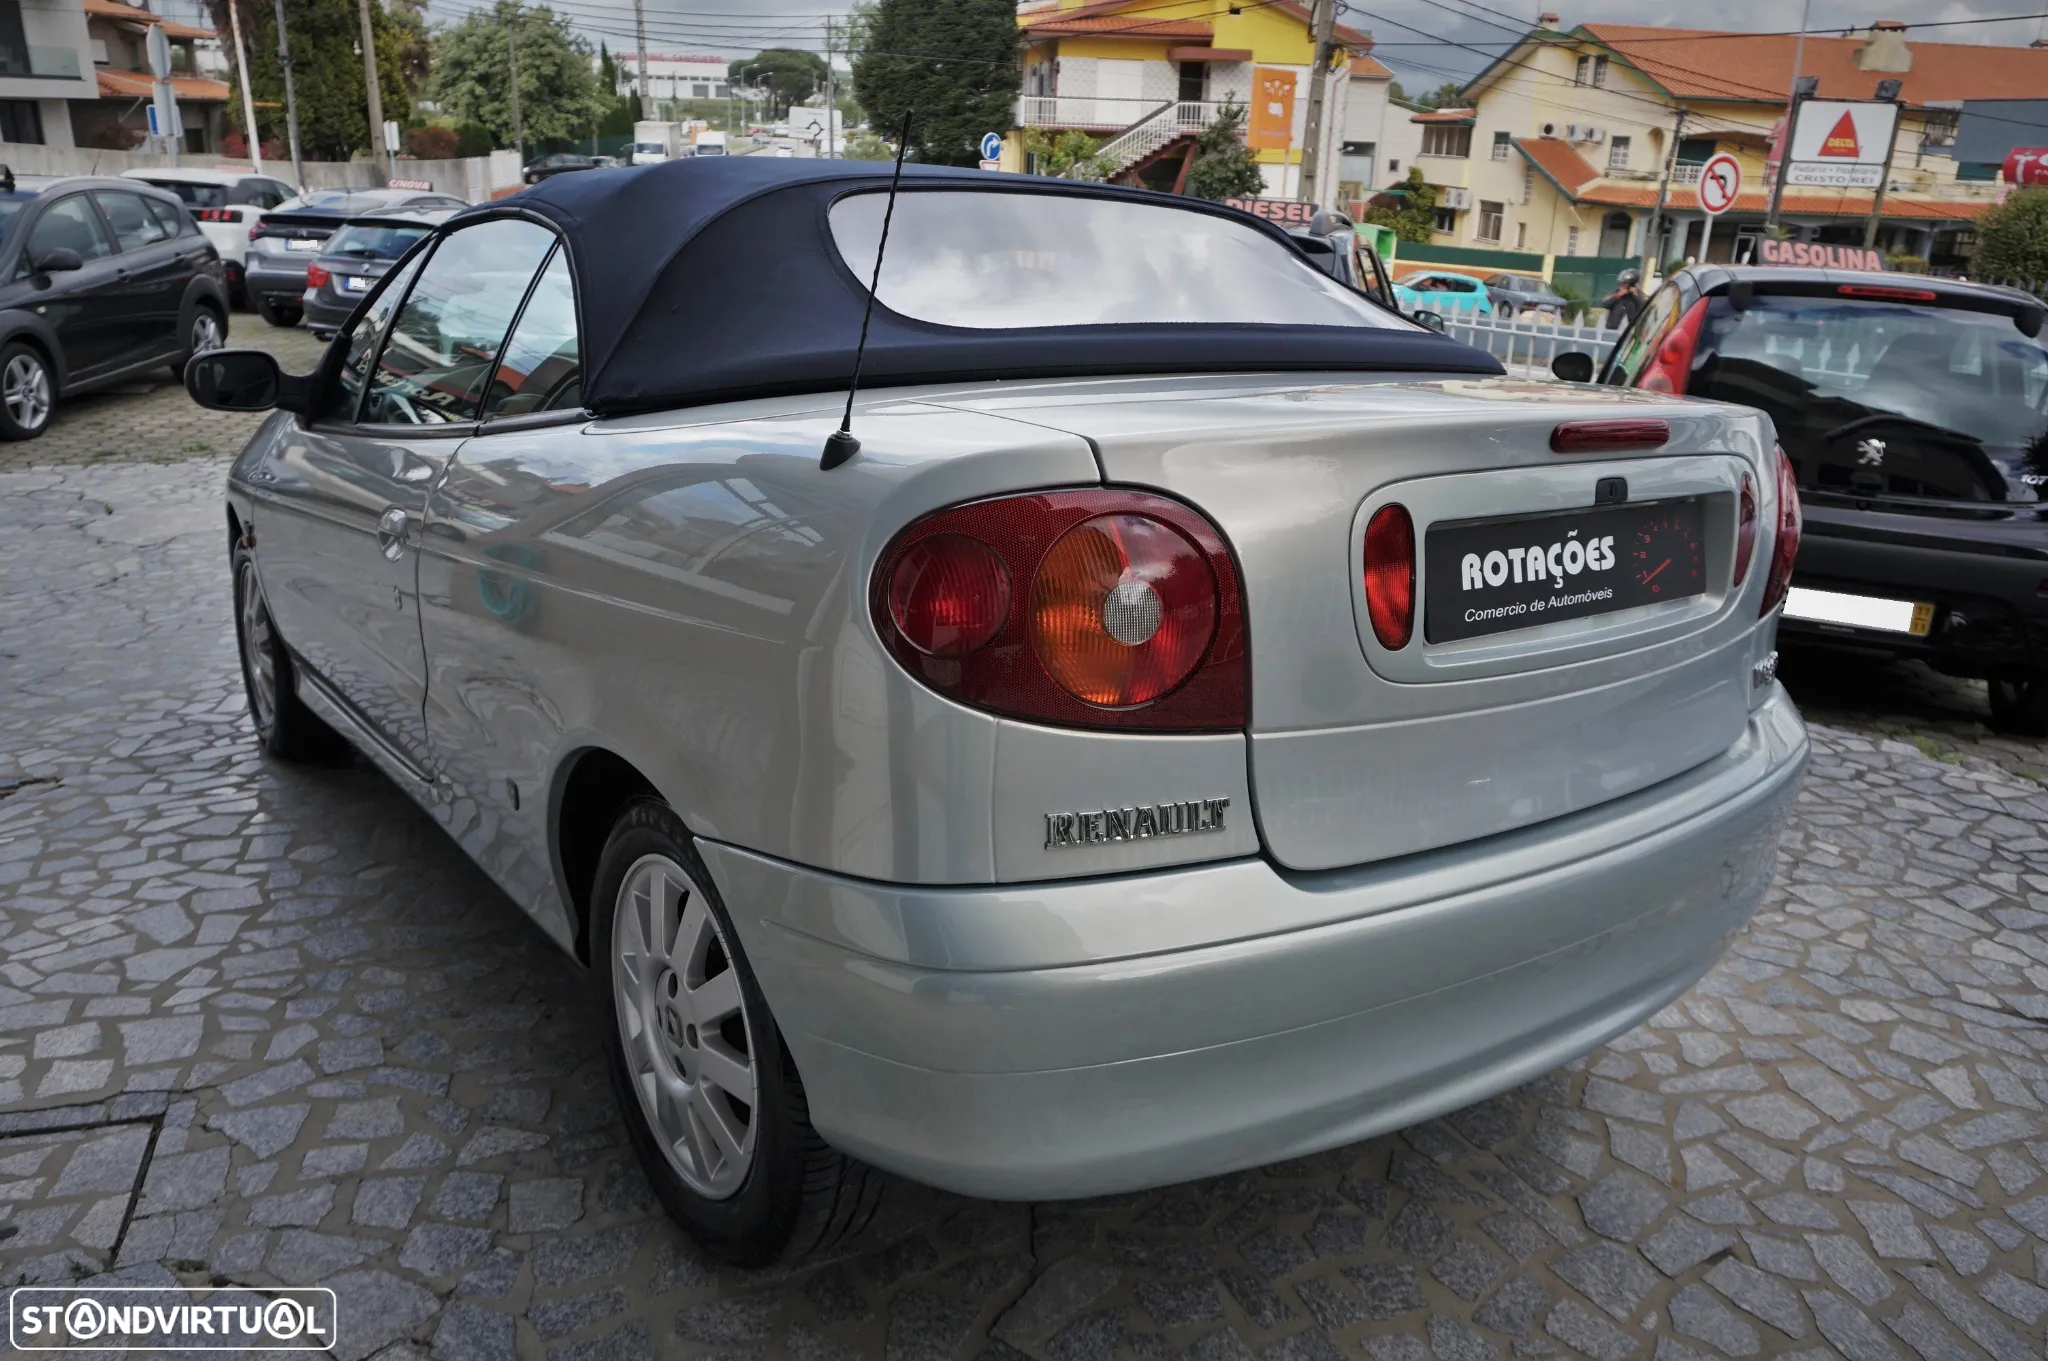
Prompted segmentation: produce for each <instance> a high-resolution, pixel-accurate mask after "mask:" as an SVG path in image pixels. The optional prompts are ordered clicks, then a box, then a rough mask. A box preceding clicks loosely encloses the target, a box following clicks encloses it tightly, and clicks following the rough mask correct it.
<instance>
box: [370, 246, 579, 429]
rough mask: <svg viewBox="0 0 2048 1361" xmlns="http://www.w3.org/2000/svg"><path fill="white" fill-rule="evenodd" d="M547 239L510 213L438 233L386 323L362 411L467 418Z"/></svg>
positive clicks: (374, 415) (406, 420) (407, 418)
mask: <svg viewBox="0 0 2048 1361" xmlns="http://www.w3.org/2000/svg"><path fill="white" fill-rule="evenodd" d="M554 244H555V237H554V233H552V232H550V231H549V230H548V229H547V228H545V227H541V226H538V225H536V224H535V223H532V222H526V221H523V220H519V219H514V218H495V219H492V220H490V221H486V222H479V223H477V224H475V225H474V226H471V227H466V228H464V229H463V230H461V231H458V232H454V233H451V234H450V235H449V236H448V237H446V238H445V239H443V240H442V241H441V243H440V244H439V245H438V246H437V247H436V248H435V250H434V254H433V256H432V257H431V258H430V259H429V260H428V261H427V264H426V267H425V268H424V269H422V270H421V271H420V275H419V278H418V280H417V281H416V282H415V283H414V284H413V288H412V292H411V293H410V294H409V295H408V296H407V298H406V300H405V305H404V306H403V307H402V308H400V309H399V312H398V315H397V317H396V318H395V319H394V320H393V322H392V324H391V331H390V334H389V336H388V337H387V338H386V339H385V342H384V350H383V353H381V354H380V355H379V356H378V357H377V366H376V369H375V370H374V371H373V372H372V374H371V375H370V390H369V394H368V396H367V398H366V399H365V402H364V406H363V414H362V419H363V420H364V421H365V422H367V423H369V424H373V425H446V424H449V423H460V422H467V421H471V420H474V419H475V418H476V410H477V402H478V398H479V396H480V395H481V393H482V391H483V388H484V384H485V381H486V379H488V378H489V377H490V375H491V374H492V372H493V370H494V369H495V368H496V367H497V359H498V351H499V348H500V346H501V345H502V344H503V343H504V340H505V334H506V332H507V331H508V330H509V329H510V328H511V325H512V316H513V313H514V312H515V311H516V310H517V309H518V307H519V303H520V300H521V299H522V298H524V297H525V296H526V292H527V286H528V284H530V283H531V282H532V281H533V277H534V275H535V273H536V272H537V271H538V270H539V269H540V266H541V262H542V261H543V260H544V259H545V258H546V257H547V254H548V251H549V250H550V249H551V248H552V247H553V246H554Z"/></svg>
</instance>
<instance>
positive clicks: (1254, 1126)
mask: <svg viewBox="0 0 2048 1361" xmlns="http://www.w3.org/2000/svg"><path fill="white" fill-rule="evenodd" d="M888 186H889V181H888V176H887V168H886V167H877V166H873V165H869V164H866V163H862V162H850V161H829V160H824V161H798V162H790V161H779V160H774V159H770V158H766V157H735V158H729V159H724V160H711V161H700V160H688V161H672V162H668V163H665V164H661V165H653V166H645V167H640V168H637V169H633V170H621V171H619V172H616V173H614V174H610V175H564V176H560V177H557V178H553V179H550V180H548V181H546V182H545V183H543V184H541V185H540V186H537V187H536V188H534V189H532V190H529V191H528V192H526V193H524V194H521V195H519V196H517V197H515V198H512V199H509V200H506V201H503V202H500V203H496V204H492V205H488V206H485V207H479V208H476V209H472V210H470V211H468V212H465V213H462V214H459V215H457V216H456V217H454V218H453V219H451V220H450V221H448V222H447V223H445V224H443V225H441V226H439V227H437V228H436V229H435V230H434V231H433V233H432V234H431V235H430V236H429V237H428V239H427V240H425V241H423V242H422V243H420V245H419V246H418V247H416V248H415V249H414V251H413V252H412V253H411V254H409V255H408V256H407V257H406V258H405V260H403V261H402V262H401V263H400V264H399V265H398V266H397V267H395V268H394V269H392V270H391V271H390V272H389V273H388V274H387V275H386V276H385V277H384V279H383V280H382V281H381V283H380V284H379V285H378V287H377V288H376V290H375V291H373V292H372V294H371V295H370V297H369V299H368V301H367V303H366V304H365V306H364V307H363V309H362V310H361V311H360V312H358V313H357V314H356V316H355V318H354V320H353V322H352V324H351V326H350V327H349V328H348V329H346V330H344V332H343V333H342V334H341V335H340V336H339V337H338V338H337V339H336V341H335V342H334V344H333V345H332V346H331V347H330V349H329V351H328V353H327V356H326V359H325V361H324V362H323V363H322V364H321V366H320V368H319V370H318V371H317V372H316V373H315V374H313V375H312V376H310V377H307V378H300V377H288V376H284V375H281V374H279V372H278V370H277V367H276V365H275V363H274V361H272V360H271V359H270V358H269V357H268V356H267V355H263V354H260V353H256V352H249V351H237V352H226V353H218V354H214V355H208V356H205V357H203V358H202V359H200V360H198V361H196V362H195V363H194V364H192V365H191V366H190V368H189V369H188V376H187V384H188V387H189V388H190V389H191V391H192V393H193V395H194V396H195V397H196V398H197V399H198V400H200V401H201V402H203V403H206V404H208V405H211V406H215V407H220V408H228V409H238V410H246V409H261V408H264V407H268V406H272V405H276V406H278V407H280V408H281V409H280V410H279V411H278V412H276V413H275V414H274V415H272V416H271V417H270V419H269V420H268V421H267V422H266V423H265V424H264V425H263V427H262V428H261V430H260V431H259V432H258V434H257V435H256V436H255V438H254V439H252V440H251V442H250V444H249V446H248V447H247V449H245V450H244V451H243V453H242V455H241V457H240V459H239V460H238V461H237V462H236V464H235V466H234V469H233V472H232V475H231V479H230V484H229V488H228V505H227V521H228V530H229V535H230V542H231V545H232V564H233V577H234V598H235V604H236V617H237V622H238V626H239V629H240V638H241V646H242V662H243V669H244V674H245V678H246V680H247V684H248V691H249V705H250V711H251V714H252V716H253V718H254V721H255V727H256V731H257V733H258V734H259V735H260V737H261V740H262V742H263V743H264V745H265V746H266V747H267V748H268V749H269V750H270V751H271V752H273V753H275V754H277V755H279V756H298V755H303V754H308V753H313V752H317V751H319V750H321V749H322V748H323V747H326V746H329V745H331V744H332V743H333V741H334V739H335V735H336V734H339V735H340V736H341V737H343V738H346V739H347V740H348V741H349V742H350V743H353V744H354V745H355V746H356V747H357V748H358V749H360V750H361V751H362V752H363V753H365V754H366V755H367V756H368V757H369V758H370V759H371V760H373V761H374V762H376V763H377V764H378V765H379V766H381V767H382V768H383V769H384V770H385V771H386V772H388V773H389V774H390V776H391V777H392V778H393V779H394V780H395V781H397V782H398V783H399V784H400V785H401V786H403V787H404V788H405V789H406V790H407V791H408V792H409V793H411V794H412V796H413V797H414V798H416V799H417V800H418V801H419V803H420V804H421V806H422V807H424V808H426V809H428V810H429V811H431V812H432V814H433V815H434V816H435V817H436V818H438V819H440V820H441V821H442V822H443V823H444V824H445V825H446V827H447V828H448V830H449V832H450V834H451V835H452V836H454V837H455V838H456V840H457V841H459V842H460V843H461V845H462V846H463V847H465V848H466V849H467V850H468V851H469V853H470V854H471V855H473V856H474V857H475V858H476V860H477V862H478V863H479V864H481V865H482V866H483V867H484V868H485V869H486V870H487V871H488V872H489V873H490V874H491V875H492V877H493V878H495V879H496V880H497V882H498V883H499V884H501V885H502V886H503V887H504V889H505V891H506V892H507V893H508V894H509V895H510V896H511V897H512V899H513V900H514V901H515V902H516V903H517V904H518V905H519V906H520V907H521V908H523V909H524V910H525V911H526V912H528V913H530V914H531V915H532V916H533V917H534V919H535V920H537V921H538V922H539V923H540V924H541V925H542V926H543V927H544V928H545V929H546V930H547V931H548V932H549V933H550V934H551V935H553V936H554V938H555V939H556V940H558V941H559V942H560V943H561V945H562V947H563V948H564V949H566V950H569V951H572V952H573V953H574V954H575V955H576V956H577V957H578V958H579V959H581V960H583V961H585V962H586V963H588V964H589V966H590V977H591V985H592V988H593V991H594V994H595V1000H596V1003H597V1004H598V1005H601V1006H602V1007H603V1008H605V1009H606V1011H607V1012H608V1013H610V1014H612V1015H614V1016H615V1017H616V1019H617V1028H616V1036H617V1043H616V1044H615V1045H614V1046H612V1048H611V1050H610V1053H609V1058H608V1062H609V1064H610V1066H611V1069H612V1073H613V1077H614V1079H615V1081H616V1085H617V1088H618V1091H619V1093H620V1098H621V1104H622V1106H623V1108H624V1109H625V1111H626V1112H627V1117H628V1123H629V1125H630V1128H631V1132H632V1137H633V1139H634V1141H635V1144H636V1147H637V1148H638V1150H639V1152H640V1155H641V1158H642V1160H643V1162H644V1164H645V1166H646V1167H647V1169H648V1172H649V1174H650V1176H651V1178H652V1179H653V1182H654V1184H655V1186H656V1187H657V1189H658V1190H659V1193H660V1195H661V1197H662V1199H663V1201H664V1202H665V1204H666V1205H667V1206H668V1208H669V1209H670V1211H671V1212H672V1213H673V1214H674V1215H675V1216H676V1218H677V1219H678V1220H680V1221H681V1222H682V1223H683V1224H685V1225H686V1226H687V1227H689V1228H690V1229H691V1230H692V1231H693V1232H694V1233H695V1234H696V1235H697V1236H698V1237H699V1238H700V1239H701V1240H702V1241H703V1242H704V1243H705V1244H706V1246H707V1247H708V1248H709V1249H710V1250H712V1251H714V1252H716V1253H719V1254H721V1255H723V1256H724V1257H726V1258H728V1259H731V1260H736V1261H745V1262H762V1261H767V1260H770V1259H773V1258H777V1257H779V1256H788V1255H794V1254H799V1253H802V1252H805V1251H808V1250H811V1249H813V1248H816V1247H818V1246H819V1245H821V1244H824V1243H827V1242H830V1241H832V1240H833V1239H834V1238H835V1237H836V1236H838V1235H840V1234H843V1233H845V1232H846V1231H848V1230H849V1229H851V1228H854V1227H857V1226H858V1225H859V1224H860V1223H861V1222H862V1221H863V1219H864V1217H865V1216H866V1215H867V1214H868V1213H869V1212H870V1210H871V1207H872V1206H873V1204H874V1197H875V1194H876V1187H877V1185H878V1181H877V1179H876V1178H875V1177H874V1175H873V1173H872V1171H871V1169H872V1168H877V1167H879V1168H885V1169H889V1170H892V1171H895V1172H898V1173H903V1174H906V1175H908V1176H909V1177H912V1178H916V1179H921V1180H923V1181H926V1182H929V1183H933V1184H936V1185H938V1186H942V1187H947V1188H951V1189H953V1190H956V1191H960V1192H964V1193H967V1194H971V1195H978V1196H990V1197H998V1198H1025V1197H1069V1196H1083V1195H1094V1194H1100V1193H1106V1192H1115V1191H1120V1190H1127V1189H1131V1188H1137V1187H1144V1186H1151V1185H1158V1184H1161V1183H1166V1182H1172V1181H1176V1180H1180V1179H1183V1178H1190V1177H1197V1176H1203V1175H1207V1174H1213V1173H1218V1172H1223V1171H1226V1170H1228V1169H1232V1168H1239V1167H1245V1166H1250V1165H1254V1164H1262V1163H1268V1162H1272V1161H1274V1160H1277V1159H1283V1158H1289V1157H1293V1156H1296V1155H1300V1154H1306V1153H1310V1152H1313V1151H1315V1150H1318V1149H1323V1148H1328V1147H1331V1146H1334V1145H1338V1144H1343V1143H1346V1142H1349V1141H1352V1140H1357V1139H1360V1138H1363V1137H1365V1136H1367V1135H1371V1134H1373V1133H1376V1132H1378V1131H1382V1130H1387V1129H1391V1128H1396V1127H1400V1126H1404V1125H1407V1124H1410V1123H1413V1122H1415V1121H1419V1120H1423V1119H1426V1118H1428V1117H1431V1116H1433V1115H1436V1114H1439V1113H1441V1112H1444V1111H1447V1110H1451V1109H1454V1108H1457V1107H1461V1106H1464V1105H1467V1104H1469V1103H1472V1102H1475V1101H1478V1100H1480V1099H1482V1098H1484V1097H1486V1096H1488V1095H1490V1094H1492V1093H1495V1092H1499V1091H1501V1090H1503V1089H1505V1088H1508V1087H1512V1086H1514V1085H1516V1084H1518V1083H1522V1082H1526V1081H1528V1080H1529V1079H1531V1078H1533V1077H1535V1076H1537V1075H1539V1074H1541V1073H1543V1072H1545V1071H1547V1070H1549V1069H1552V1068H1554V1067H1556V1066H1557V1065H1559V1064H1561V1063H1564V1062H1565V1061H1567V1060H1569V1059H1571V1058H1573V1057H1575V1056H1577V1055H1579V1054H1582V1053H1584V1052H1585V1051H1587V1050H1588V1049H1590V1048H1592V1047H1594V1046H1596V1045H1598V1044H1599V1043H1601V1042H1602V1041H1603V1040H1605V1039H1607V1038H1609V1037H1610V1036H1613V1035H1615V1034H1617V1033H1619V1032H1621V1031H1623V1030H1626V1029H1627V1028H1629V1027H1630V1026H1632V1025H1634V1024H1636V1023H1637V1022H1638V1021H1640V1020H1642V1019H1643V1018H1644V1017H1646V1016H1648V1015H1650V1014H1651V1013H1653V1012H1655V1011H1656V1010H1657V1009H1658V1008H1660V1007H1662V1006H1664V1005H1665V1004H1666V1003H1667V1002H1669V1001H1670V1000H1671V999H1673V998H1674V997H1676V996H1678V995H1679V994H1680V993H1682V992H1683V991H1684V990H1685V989H1686V988H1687V987H1688V986H1690V985H1691V984H1692V982H1693V981H1694V980H1696V979H1697V978H1699V977H1700V975H1701V974H1702V973H1703V972H1705V970H1706V969H1707V968H1708V967H1709V966H1710V965H1711V964H1712V963H1713V962H1714V960H1715V959H1716V958H1717V957H1718V956H1719V955H1720V954H1721V952H1722V951H1723V950H1724V949H1725V947H1726V946H1727V944H1728V942H1729V940H1730V938H1731V937H1732V936H1733V935H1734V934H1735V933H1737V932H1738V931H1740V930H1741V929H1742V927H1743V925H1744V923H1745V922H1746V921H1747V920H1748V918H1749V916H1750V914H1751V912H1752V911H1753V910H1754V908H1755V907H1756V905H1757V903H1758V901H1759V899H1760V898H1761V896H1762V895H1763V893H1764V890H1765V887H1766V885H1767V882H1768V880H1769V878H1770V874H1771V865H1772V854H1773V846H1774V844H1775V841H1776V838H1777V835H1778V831H1779V828H1780V825H1781V824H1782V822H1783V820H1784V818H1785V816H1786V810H1787V806H1788V804H1789V803H1790V801H1791V799H1792V797H1793V794H1794V788H1795V785H1796V784H1797V781H1798V777H1799V773H1800V770H1801V768H1802V765H1803V762H1804V760H1805V756H1806V751H1807V744H1806V738H1805V733H1804V729H1803V727H1802V725H1801V723H1800V720H1799V717H1798V715H1797V713H1796V712H1795V711H1794V710H1793V707H1792V705H1791V703H1790V701H1789V700H1788V699H1787V698H1786V696H1785V694H1784V692H1783V690H1782V689H1780V688H1779V686H1778V685H1777V684H1776V683H1775V681H1774V679H1773V667H1774V660H1775V653H1774V652H1773V651H1772V647H1773V635H1774V632H1775V628H1776V611H1777V608H1778V603H1779V600H1780V598H1781V596H1782V594H1783V592H1784V588H1785V578H1786V574H1787V573H1788V572H1789V569H1790V564H1791V549H1792V546H1793V545H1794V543H1795V542H1796V535H1797V524H1798V515H1797V500H1796V497H1794V496H1793V495H1792V493H1791V491H1790V484H1789V482H1788V481H1787V480H1786V479H1785V477H1784V474H1783V461H1782V458H1781V457H1780V456H1779V455H1778V454H1777V453H1776V452H1775V450H1774V447H1773V441H1772V437H1771V431H1770V427H1769V425H1768V422H1767V421H1766V420H1765V419H1764V418H1763V417H1762V416H1760V415H1759V414H1757V413H1755V412H1752V411H1747V410H1744V409H1741V408H1738V407H1734V406H1723V405H1708V404H1700V403H1690V402H1686V401H1682V400H1672V399H1668V398H1659V397H1655V396H1650V395H1645V394H1639V393H1629V392H1622V391H1617V390H1613V389H1603V388H1594V387H1590V386H1587V387H1572V386H1566V385H1560V384H1551V383H1529V382H1514V381H1508V380H1505V379H1503V378H1500V377H1499V376H1497V375H1498V372H1499V366H1498V364H1497V363H1496V362H1495V361H1494V360H1492V359H1491V358H1490V357H1488V356H1486V355H1484V354H1482V353H1480V352H1478V351H1476V350H1472V349H1470V348H1467V347H1465V346H1462V345H1458V344H1456V343H1455V342H1452V341H1450V340H1447V339H1445V338H1444V337H1442V336H1439V335H1436V334H1434V333H1432V332H1430V331H1427V330H1425V329H1423V328H1421V327H1418V326H1415V325H1413V324H1411V323H1409V322H1407V321H1405V320H1403V319H1402V318H1400V317H1398V316H1395V315H1393V314H1391V313H1389V312H1388V311H1387V310H1386V309H1384V308H1380V307H1377V306H1374V305H1373V304H1371V303H1370V302H1367V301H1366V300H1364V299H1363V298H1360V297H1359V296H1358V295H1357V294H1356V293H1354V292H1353V291H1352V290H1350V289H1348V288H1346V287H1344V286H1343V285H1341V284H1339V283H1338V282H1336V281H1335V280H1333V279H1331V278H1330V277H1329V276H1328V275H1326V274H1323V273H1321V272H1320V271H1318V270H1316V269H1315V268H1313V267H1312V266H1311V265H1309V264H1308V263H1307V262H1306V261H1304V260H1303V259H1302V257H1301V256H1300V255H1299V253H1298V252H1296V251H1295V250H1294V249H1292V247H1290V245H1289V244H1288V242H1287V240H1286V238H1285V236H1284V235H1283V234H1282V233H1281V232H1280V231H1279V229H1278V228H1275V227H1272V226H1270V225H1269V224H1265V223H1260V222H1255V221H1253V220H1250V219H1248V218H1245V217H1243V216H1241V215H1239V214H1236V213H1233V212H1231V211H1229V210H1228V209H1224V208H1220V207H1217V206H1214V205H1209V204H1205V203H1201V202H1198V201H1194V200H1167V199H1164V198H1161V197H1158V196H1151V195H1144V194H1140V193H1134V192H1130V191H1123V190H1116V189H1108V188H1104V187H1102V186H1095V185H1087V184H1081V183H1067V182H1064V181H1033V180H1024V179H1021V178H1020V177H1012V176H993V175H981V174H978V173H976V172H972V171H950V170H944V169H939V168H918V167H912V168H911V169H910V172H909V173H907V174H906V176H905V179H904V187H903V190H902V192H901V194H900V196H898V197H897V199H896V201H895V204H894V209H893V216H892V215H891V209H890V196H889V193H888ZM885 226H886V236H887V245H886V252H884V250H883V237H884V235H885ZM625 243H630V244H631V248H630V249H627V248H624V245H625ZM884 254H885V256H886V261H885V263H884V264H882V265H881V266H880V267H879V268H878V266H877V257H878V255H884ZM764 259H772V260H774V261H776V266H775V268H774V269H773V270H769V271H764V270H763V269H762V268H761V266H760V262H761V261H762V260H764ZM1196 266H1199V267H1196ZM873 277H878V278H879V280H880V282H879V288H878V290H877V294H876V296H877V297H878V298H879V300H880V303H881V305H880V306H878V307H875V308H873V309H872V311H873V315H872V318H871V320H872V330H871V331H870V332H868V333H867V342H866V348H865V357H864V359H863V360H862V364H863V368H862V371H861V381H862V382H863V383H864V384H865V385H866V386H865V387H864V388H863V390H862V391H861V393H860V397H859V401H858V402H857V403H854V402H851V401H850V400H849V399H848V396H847V385H848V383H849V381H850V380H851V378H852V376H853V373H854V369H855V355H856V351H857V349H858V347H859V338H860V337H861V335H862V334H863V329H862V328H863V321H864V310H865V306H866V303H867V301H868V290H867V287H866V281H867V280H869V279H870V278H873ZM842 402H846V403H848V411H849V412H850V417H851V428H852V439H851V440H847V439H842V438H834V439H833V440H832V441H831V446H830V447H831V450H832V452H831V454H830V456H825V454H824V451H825V450H826V448H827V445H828V436H830V435H833V434H834V432H835V427H839V426H840V423H841V419H842V411H841V404H842ZM855 442H857V444H858V452H857V453H854V454H853V456H852V457H851V458H850V459H845V460H844V461H842V457H843V455H845V454H846V453H848V452H850V451H851V449H852V447H853V445H854V444H855Z"/></svg>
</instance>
